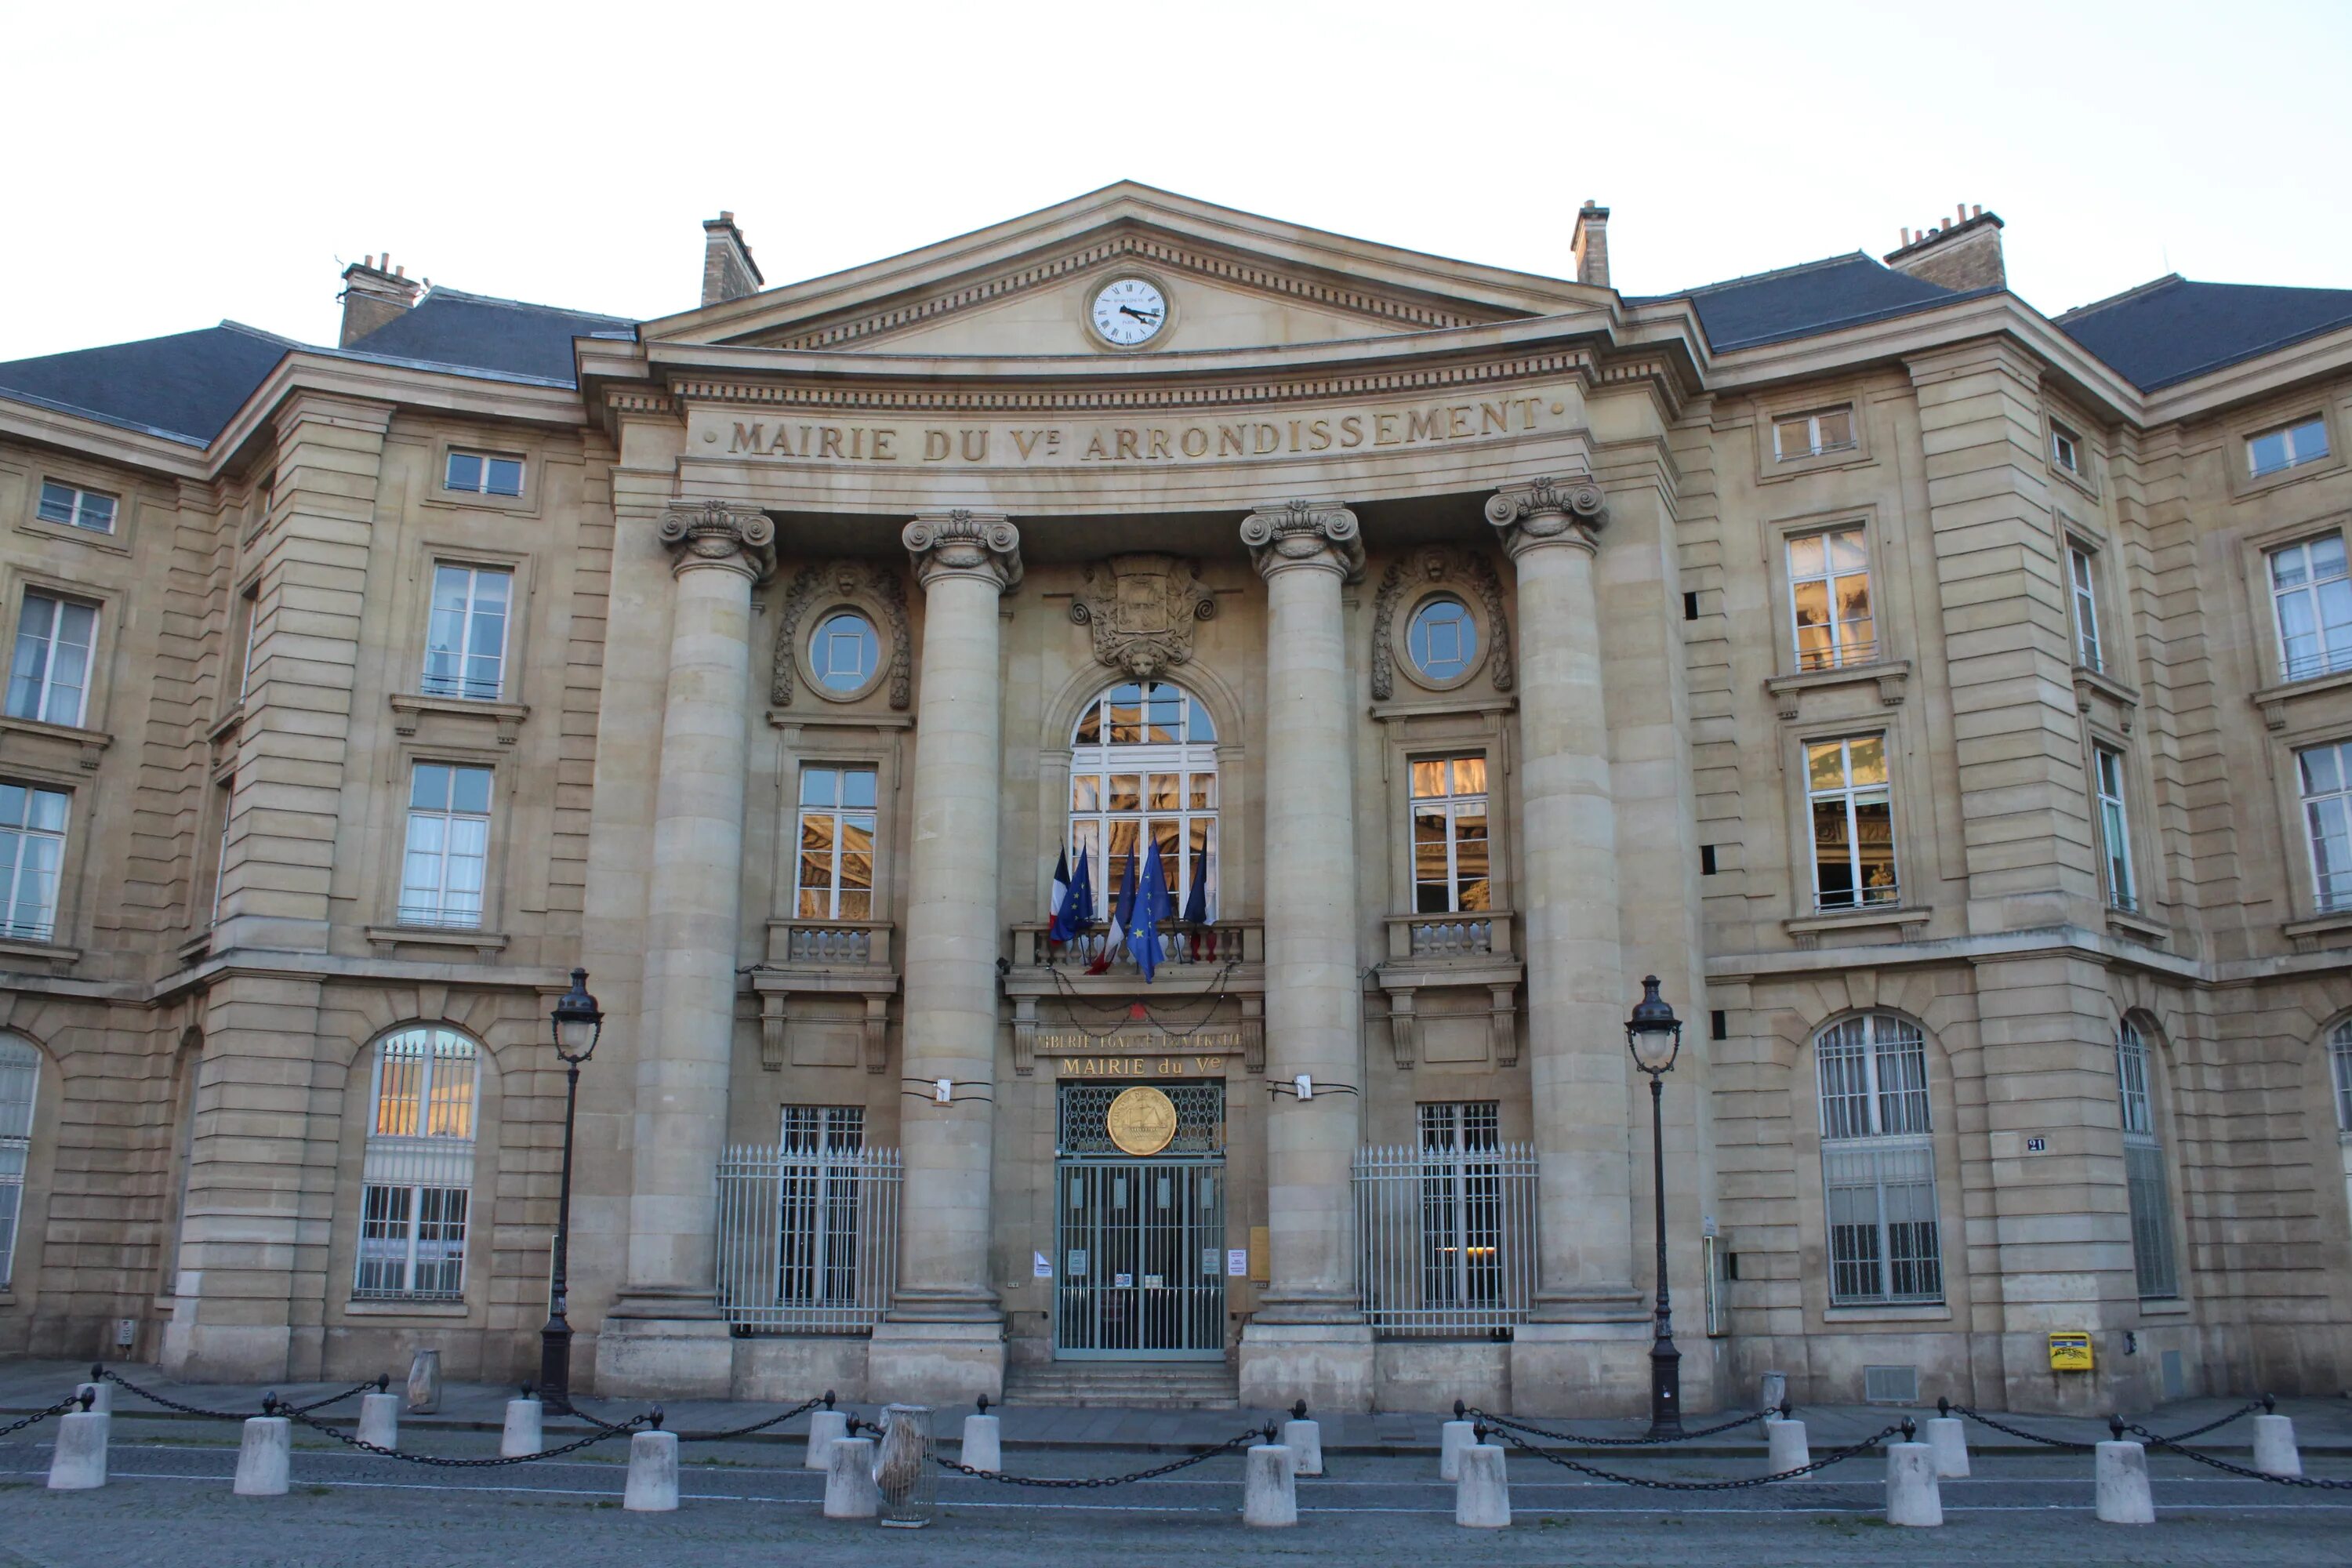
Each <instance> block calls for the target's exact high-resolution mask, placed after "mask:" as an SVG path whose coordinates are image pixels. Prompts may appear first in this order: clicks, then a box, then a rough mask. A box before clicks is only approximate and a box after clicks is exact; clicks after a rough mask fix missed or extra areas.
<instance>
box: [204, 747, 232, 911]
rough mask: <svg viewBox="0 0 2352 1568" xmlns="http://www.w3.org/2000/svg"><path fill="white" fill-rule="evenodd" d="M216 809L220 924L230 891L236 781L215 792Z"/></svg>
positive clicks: (216, 900)
mask: <svg viewBox="0 0 2352 1568" xmlns="http://www.w3.org/2000/svg"><path fill="white" fill-rule="evenodd" d="M213 802H214V809H215V810H216V811H218V812H219V813H220V845H219V848H218V852H217V853H216V854H215V857H214V859H213V913H212V921H211V922H210V923H212V924H214V925H218V924H220V911H221V895H222V894H223V893H226V891H227V890H228V829H229V824H230V822H231V821H232V820H233V817H234V813H235V811H236V779H235V778H233V777H232V778H226V779H223V780H221V782H220V784H219V785H218V786H217V787H216V788H215V789H214V791H213Z"/></svg>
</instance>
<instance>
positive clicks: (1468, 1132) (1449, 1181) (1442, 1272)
mask: <svg viewBox="0 0 2352 1568" xmlns="http://www.w3.org/2000/svg"><path fill="white" fill-rule="evenodd" d="M1416 1109H1417V1110H1418V1111H1419V1113H1420V1116H1419V1121H1420V1129H1419V1131H1420V1133H1421V1156H1422V1168H1421V1275H1422V1278H1421V1300H1422V1303H1423V1306H1428V1307H1435V1306H1441V1305H1444V1306H1459V1305H1483V1306H1492V1305H1495V1304H1496V1303H1498V1302H1499V1301H1500V1300H1502V1295H1503V1268H1502V1263H1503V1249H1504V1247H1505V1245H1506V1243H1505V1238H1504V1235H1503V1228H1504V1226H1503V1212H1502V1211H1503V1205H1502V1179H1501V1176H1502V1173H1501V1169H1500V1167H1499V1166H1498V1165H1497V1164H1496V1163H1495V1161H1494V1160H1493V1158H1491V1156H1492V1155H1493V1154H1494V1153H1495V1152H1496V1145H1497V1144H1498V1143H1499V1142H1501V1139H1500V1136H1499V1128H1500V1114H1499V1113H1500V1104H1499V1102H1498V1101H1496V1100H1454V1101H1445V1102H1439V1103H1432V1104H1426V1105H1422V1106H1419V1107H1417V1108H1416ZM1481 1154H1484V1155H1487V1156H1489V1158H1486V1159H1478V1158H1475V1156H1476V1155H1481Z"/></svg>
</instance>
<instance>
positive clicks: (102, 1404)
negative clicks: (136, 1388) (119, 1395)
mask: <svg viewBox="0 0 2352 1568" xmlns="http://www.w3.org/2000/svg"><path fill="white" fill-rule="evenodd" d="M83 1394H89V1404H88V1405H83V1406H82V1408H83V1409H85V1410H94V1411H96V1412H97V1413H98V1414H99V1415H113V1414H114V1384H110V1383H78V1384H75V1385H74V1397H75V1398H76V1399H79V1398H80V1397H81V1396H82V1395H83Z"/></svg>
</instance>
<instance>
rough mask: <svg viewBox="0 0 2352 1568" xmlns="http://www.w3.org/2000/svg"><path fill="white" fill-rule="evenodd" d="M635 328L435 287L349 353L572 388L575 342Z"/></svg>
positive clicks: (619, 320) (621, 320)
mask: <svg viewBox="0 0 2352 1568" xmlns="http://www.w3.org/2000/svg"><path fill="white" fill-rule="evenodd" d="M635 329H636V322H635V321H630V320H628V319H627V318H626V317H623V316H598V315H592V314H590V313H589V312H587V311H585V310H558V309H557V308H555V307H554V306H552V305H529V304H525V303H523V302H522V301H521V300H495V299H492V298H491V297H490V296H488V295H487V294H462V293H459V292H458V291H457V289H433V290H432V291H431V292H429V293H427V294H426V295H425V298H424V299H422V300H418V301H417V302H416V306H415V309H413V310H409V311H407V312H405V313H404V314H402V315H399V316H395V317H394V318H393V319H392V320H391V321H386V322H385V323H384V324H383V326H381V327H378V328H377V329H376V330H375V331H372V332H370V333H369V334H368V335H367V336H365V337H363V338H362V339H360V341H359V342H355V343H353V344H352V346H351V350H350V352H351V353H362V354H382V355H383V356H384V357H386V358H388V359H400V360H410V361H414V362H415V363H423V364H444V365H454V366H457V367H459V368H462V369H466V370H485V371H489V372H492V373H494V374H499V375H515V376H530V377H532V378H533V379H536V380H540V381H545V382H551V383H553V384H557V385H560V386H570V385H572V339H574V338H584V337H591V336H593V335H595V334H596V333H599V332H634V331H635Z"/></svg>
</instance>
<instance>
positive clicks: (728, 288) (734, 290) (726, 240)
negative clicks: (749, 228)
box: [702, 213, 766, 305]
mask: <svg viewBox="0 0 2352 1568" xmlns="http://www.w3.org/2000/svg"><path fill="white" fill-rule="evenodd" d="M765 281H766V279H762V278H761V276H760V268H759V267H758V265H757V264H756V263H754V262H753V261H752V259H751V247H750V246H748V245H746V244H744V243H743V231H742V230H741V229H740V228H737V227H736V226H735V215H734V214H733V213H720V214H719V216H717V217H714V218H705V219H704V220H703V222H702V302H703V303H704V304H706V305H723V304H725V303H726V302H727V301H728V300H740V299H741V298H743V297H744V296H745V295H746V294H756V293H758V292H759V291H760V286H761V284H762V283H763V282H765Z"/></svg>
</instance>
